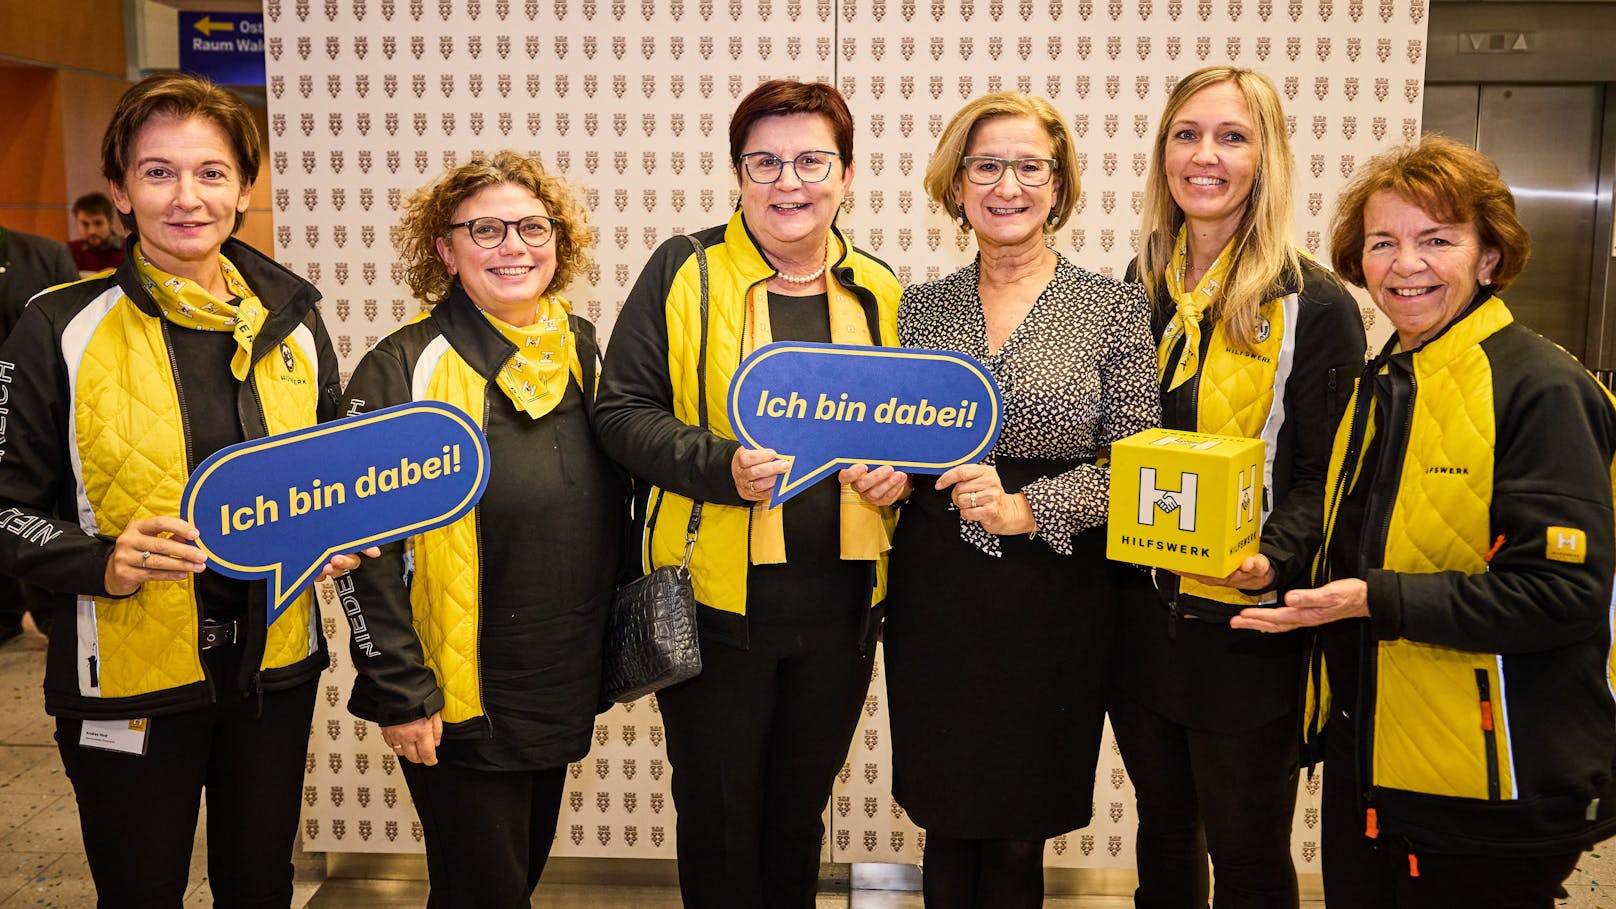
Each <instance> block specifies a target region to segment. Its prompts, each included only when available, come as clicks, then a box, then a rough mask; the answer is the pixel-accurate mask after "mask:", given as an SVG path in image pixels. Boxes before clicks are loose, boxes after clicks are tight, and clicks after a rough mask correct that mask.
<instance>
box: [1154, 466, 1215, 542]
mask: <svg viewBox="0 0 1616 909" xmlns="http://www.w3.org/2000/svg"><path fill="white" fill-rule="evenodd" d="M1199 483H1200V477H1199V476H1197V475H1196V474H1193V473H1183V474H1179V477H1178V488H1177V489H1162V488H1160V487H1158V486H1157V485H1156V468H1154V467H1141V468H1139V523H1140V524H1141V525H1143V526H1146V527H1154V526H1156V511H1157V510H1158V509H1160V510H1161V513H1162V514H1172V513H1173V512H1175V511H1176V512H1178V529H1179V530H1182V531H1184V532H1185V533H1193V532H1195V489H1196V487H1197V486H1198V485H1199Z"/></svg>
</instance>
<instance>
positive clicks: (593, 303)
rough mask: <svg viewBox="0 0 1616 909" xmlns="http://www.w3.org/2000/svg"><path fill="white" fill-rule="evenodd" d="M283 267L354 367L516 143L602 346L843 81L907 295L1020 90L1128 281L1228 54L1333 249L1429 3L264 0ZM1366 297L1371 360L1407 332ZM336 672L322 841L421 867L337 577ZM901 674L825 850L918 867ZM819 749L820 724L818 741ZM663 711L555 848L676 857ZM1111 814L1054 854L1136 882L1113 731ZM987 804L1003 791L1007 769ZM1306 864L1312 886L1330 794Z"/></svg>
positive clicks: (632, 717) (1412, 77)
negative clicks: (987, 138)
mask: <svg viewBox="0 0 1616 909" xmlns="http://www.w3.org/2000/svg"><path fill="white" fill-rule="evenodd" d="M264 6H265V13H266V19H267V21H266V26H265V28H266V33H267V42H266V44H267V53H268V58H269V59H268V73H269V110H270V130H271V136H270V143H271V148H272V154H271V164H272V167H273V168H274V178H273V183H274V198H273V200H272V204H273V206H274V210H275V248H274V254H275V256H276V258H278V259H279V260H281V261H282V262H284V263H286V264H287V265H288V266H290V267H291V268H293V269H294V270H296V271H298V272H299V273H301V274H303V275H305V276H306V277H307V278H308V279H309V280H311V281H313V282H314V283H315V284H316V285H318V286H319V287H320V289H321V290H322V291H323V292H324V294H325V302H324V303H323V304H322V311H323V313H324V316H325V319H326V322H327V324H328V325H329V327H330V329H331V332H332V334H333V336H334V338H335V341H336V344H337V349H338V353H339V355H340V357H341V360H342V364H343V368H344V371H345V373H346V371H348V370H351V369H352V368H353V365H354V364H355V363H356V362H357V361H358V359H359V357H360V356H361V355H363V353H364V352H365V350H366V349H368V348H369V346H370V345H372V344H374V343H375V342H376V341H377V340H378V339H379V338H381V337H382V336H384V335H385V334H386V333H387V332H389V331H391V330H392V329H393V328H394V327H395V326H397V325H399V324H401V323H402V322H403V321H404V320H405V319H407V318H409V317H410V316H412V315H413V314H414V313H415V312H417V311H419V309H420V306H419V304H418V303H417V302H416V301H414V300H413V299H411V298H410V296H409V294H408V291H407V290H406V289H405V287H404V285H403V283H402V281H401V278H402V274H401V269H400V266H399V265H398V263H397V259H396V256H395V253H394V250H393V245H392V234H393V232H394V230H395V225H396V224H397V219H398V212H399V208H400V207H401V204H402V201H403V199H404V197H405V196H407V195H408V194H409V193H410V192H411V191H412V190H414V189H415V188H417V187H419V186H421V185H423V184H425V183H426V182H428V181H429V180H431V179H433V178H434V177H436V176H437V175H438V174H440V173H441V172H442V171H443V170H444V168H445V167H447V166H450V165H453V164H455V163H458V162H463V161H465V160H467V159H468V158H469V157H470V156H471V155H473V154H475V153H478V152H494V151H497V150H499V149H502V148H510V149H514V150H517V151H521V152H525V153H530V154H534V155H537V156H539V157H540V158H542V159H543V160H544V162H545V164H546V166H547V167H549V168H550V169H552V170H554V171H557V172H559V173H561V174H563V175H565V176H566V178H567V179H568V180H569V181H570V182H571V183H572V184H573V185H574V186H575V187H576V188H577V189H578V191H579V192H580V193H581V195H582V197H583V198H584V200H585V202H586V204H587V207H588V208H589V209H590V211H591V218H592V221H593V225H594V229H595V233H596V239H597V243H596V246H595V250H594V253H595V259H596V267H594V268H593V269H591V270H590V271H589V272H588V273H587V274H586V275H585V276H583V277H582V278H581V279H579V280H577V281H575V282H574V284H573V285H572V286H571V287H569V288H567V289H566V290H565V293H566V295H567V296H568V297H569V299H571V300H572V302H573V305H574V307H575V309H576V311H577V312H579V313H580V314H583V315H587V316H588V317H589V318H591V319H593V320H594V321H595V322H596V324H597V325H598V326H599V328H600V330H601V333H602V335H603V336H604V337H607V338H608V339H609V336H610V332H611V327H612V324H613V323H614V322H615V321H616V315H617V311H618V309H619V308H620V307H621V305H622V301H623V298H624V297H625V296H626V295H627V293H628V289H629V287H630V286H631V284H632V282H633V281H634V279H635V277H636V276H637V275H638V273H639V270H640V268H641V266H642V265H643V264H644V262H645V260H646V258H647V257H648V256H649V255H650V252H651V250H652V249H654V248H655V247H656V246H657V244H659V243H660V242H662V241H663V240H665V239H667V238H668V237H670V236H672V235H674V234H677V233H684V232H688V231H691V230H696V229H699V228H702V227H706V226H709V225H713V224H717V223H720V222H722V221H724V220H725V219H726V218H727V217H728V215H729V212H730V211H731V209H732V208H733V205H734V199H735V181H734V176H733V174H732V173H731V172H730V170H729V166H728V163H727V160H726V159H727V148H728V139H727V128H728V123H729V114H730V111H731V110H733V108H734V106H735V104H736V103H737V102H738V101H739V100H740V98H741V97H742V96H743V95H744V94H745V93H746V92H747V91H749V90H750V89H751V88H752V87H753V86H755V85H756V84H757V83H758V82H760V81H762V80H764V79H770V78H794V79H803V80H823V81H828V82H832V83H833V84H835V85H837V86H838V87H839V88H841V90H842V91H843V93H844V94H846V95H847V98H848V103H849V104H850V105H851V107H852V109H853V113H854V120H855V124H856V127H857V133H856V138H855V145H854V150H855V155H854V167H855V180H854V184H853V191H852V193H851V195H850V197H849V200H848V203H847V205H846V208H845V211H844V213H843V215H842V219H841V223H842V225H843V226H844V227H845V228H846V229H847V231H848V233H849V235H850V236H852V237H853V239H854V242H856V243H858V244H859V245H860V246H863V247H865V248H867V249H868V250H869V251H870V252H872V253H874V254H875V255H876V256H879V257H881V258H882V259H885V260H886V261H887V262H889V263H890V264H891V265H892V266H893V268H894V269H895V270H896V271H897V273H898V276H899V278H900V279H902V280H903V281H904V282H906V283H909V282H916V281H924V280H930V279H932V278H936V277H939V276H941V275H944V274H947V273H948V272H950V271H952V270H954V269H956V268H958V267H960V266H961V265H963V264H965V263H966V262H968V261H969V259H970V257H971V256H972V255H973V254H974V248H973V246H972V244H971V243H970V241H969V238H968V237H966V236H965V235H962V234H961V233H960V232H959V230H958V229H957V228H956V227H955V225H954V223H953V222H952V221H951V220H950V219H949V218H947V217H946V216H945V215H944V214H943V213H942V212H940V211H938V210H936V208H935V206H933V205H931V204H930V202H929V201H928V200H927V199H926V196H925V193H924V191H923V190H922V188H921V176H922V174H923V173H924V171H925V167H926V163H927V161H928V160H929V158H930V155H931V150H932V148H933V147H934V146H935V144H936V140H937V136H938V135H939V133H940V132H941V130H942V126H943V124H944V122H946V120H947V119H948V117H949V116H950V115H951V114H952V113H953V112H954V111H955V110H957V109H958V108H959V107H960V106H961V105H962V104H963V103H964V102H965V101H966V100H967V99H969V98H972V97H975V96H977V95H979V94H982V93H985V92H989V91H994V90H998V89H1016V90H1021V91H1027V92H1032V93H1035V94H1040V95H1043V96H1045V97H1048V98H1049V99H1050V100H1051V101H1053V102H1054V104H1055V105H1056V107H1057V108H1059V109H1060V110H1061V111H1062V112H1063V113H1064V114H1065V115H1066V116H1067V117H1068V118H1069V119H1070V121H1071V124H1072V127H1073V131H1074V134H1075V137H1076V139H1077V145H1078V150H1079V161H1080V166H1081V168H1082V185H1083V194H1082V196H1081V198H1080V199H1079V201H1078V208H1077V213H1076V214H1075V216H1074V217H1073V219H1072V221H1071V223H1070V224H1068V226H1067V227H1066V228H1064V229H1063V230H1062V231H1061V232H1060V233H1059V235H1058V236H1057V237H1056V239H1055V242H1056V244H1057V248H1058V249H1059V250H1060V251H1061V252H1062V253H1063V254H1065V255H1066V256H1068V257H1069V258H1071V259H1072V260H1073V261H1075V262H1077V263H1078V264H1080V265H1082V266H1084V267H1087V268H1090V269H1093V270H1095V271H1099V272H1102V273H1105V274H1110V275H1120V274H1121V273H1122V270H1123V268H1124V267H1125V266H1126V265H1127V262H1128V260H1129V259H1130V258H1131V257H1132V256H1133V253H1134V249H1135V246H1136V243H1137V240H1138V223H1139V213H1140V206H1141V204H1142V200H1143V183H1144V173H1145V169H1146V166H1147V162H1148V160H1149V151H1150V140H1151V138H1152V137H1153V135H1154V132H1155V129H1156V121H1157V117H1158V116H1159V114H1160V112H1161V108H1162V105H1163V103H1164V102H1165V100H1166V97H1167V93H1168V92H1169V91H1170V89H1171V87H1172V86H1173V85H1174V84H1175V83H1176V81H1177V80H1178V79H1179V78H1181V77H1182V76H1184V75H1186V74H1188V73H1190V72H1192V71H1194V70H1195V69H1197V68H1199V67H1201V66H1205V65H1209V64H1215V63H1232V64H1235V65H1240V66H1249V67H1253V68H1255V69H1258V70H1261V71H1262V72H1264V73H1265V74H1267V75H1268V76H1269V78H1271V79H1272V80H1273V81H1274V82H1275V84H1276V85H1278V86H1279V88H1280V90H1281V92H1282V94H1283V97H1284V100H1285V105H1286V111H1287V115H1288V120H1289V124H1290V128H1291V141H1292V143H1293V148H1294V151H1295V154H1296V161H1297V185H1296V205H1297V219H1298V234H1299V235H1298V237H1297V241H1298V242H1299V243H1300V244H1301V246H1302V247H1303V248H1304V249H1306V250H1307V251H1309V252H1310V253H1314V254H1317V255H1318V256H1319V257H1320V258H1322V257H1323V256H1324V253H1325V248H1324V247H1325V244H1326V230H1327V221H1328V218H1329V215H1330V213H1331V207H1332V206H1333V204H1334V200H1335V196H1336V194H1337V192H1338V191H1339V190H1340V188H1341V185H1342V184H1343V183H1344V182H1345V180H1346V178H1347V176H1348V175H1349V174H1351V172H1352V170H1353V168H1354V167H1355V166H1357V164H1358V163H1359V162H1361V161H1363V160H1365V159H1367V158H1368V157H1370V156H1371V155H1373V154H1374V153H1375V152H1377V151H1379V150H1380V149H1381V148H1383V147H1385V146H1387V145H1389V144H1392V143H1396V142H1401V141H1405V140H1408V139H1412V138H1415V137H1416V136H1417V135H1418V134H1419V128H1420V110H1421V101H1422V98H1421V94H1422V88H1423V82H1422V76H1423V72H1424V64H1425V38H1426V13H1427V6H1426V0H266V2H265V4H264ZM1376 315H1377V313H1375V312H1374V311H1373V309H1372V308H1369V307H1367V306H1366V307H1365V308H1364V317H1365V321H1366V323H1367V324H1369V325H1370V328H1371V336H1372V343H1373V342H1374V340H1375V339H1378V338H1383V337H1385V334H1386V331H1385V328H1384V326H1383V325H1376V324H1375V316H1376ZM323 608H324V615H325V619H324V627H325V632H326V635H327V637H328V638H329V641H330V644H331V649H332V661H331V668H330V671H329V672H328V673H327V674H326V677H325V685H324V691H323V696H322V698H321V700H320V703H319V707H318V712H317V714H316V719H315V729H314V734H313V736H312V737H311V739H310V744H309V755H308V766H307V770H308V774H307V785H306V787H305V791H304V795H305V808H304V822H303V834H304V842H305V848H307V849H310V850H315V851H322V850H324V851H339V852H419V851H421V850H422V842H421V830H420V825H419V822H418V821H417V820H416V818H415V814H414V811H413V810H412V808H411V807H410V802H409V794H408V791H407V790H406V789H405V786H404V781H403V777H402V776H401V775H400V773H399V770H398V766H397V761H396V758H395V757H394V756H393V755H392V754H391V753H390V752H389V751H388V750H387V748H386V747H385V746H384V745H383V744H382V741H381V736H380V735H379V733H378V732H377V730H376V729H375V727H373V726H370V725H369V724H367V723H364V722H362V721H359V720H356V719H354V718H353V717H352V716H350V715H348V713H347V712H346V710H345V709H344V703H345V701H346V699H347V690H348V687H349V685H350V684H351V683H352V679H353V670H352V667H351V665H350V663H349V660H348V650H347V641H348V629H347V623H346V622H344V621H343V620H342V616H343V610H342V607H341V604H340V603H339V602H337V601H336V599H335V598H334V597H333V596H332V593H331V591H330V589H329V587H327V588H326V589H325V593H324V606H323ZM884 702H885V684H884V681H883V678H882V673H881V664H880V663H879V661H878V662H877V664H876V672H875V677H874V680H873V683H872V685H871V687H870V693H869V696H868V698H867V699H866V702H865V713H864V717H863V722H862V723H861V724H860V729H859V731H858V732H857V733H856V734H855V736H854V739H853V742H852V746H851V748H850V749H849V753H848V759H847V763H846V764H845V765H844V767H843V769H842V772H841V775H840V778H839V780H838V782H837V786H836V791H835V794H834V796H833V798H832V801H831V804H830V806H829V808H828V810H827V819H828V823H827V837H826V846H825V848H826V857H827V858H828V859H831V860H835V861H843V862H914V861H917V860H918V858H919V855H920V848H921V844H922V840H921V839H920V831H918V830H917V829H916V828H915V827H914V825H913V824H911V823H910V822H909V821H908V819H907V817H906V816H905V815H904V812H903V810H902V809H901V808H900V807H898V805H897V804H896V803H895V802H894V801H893V799H892V797H891V794H890V779H889V776H888V768H889V766H890V763H889V760H888V758H889V752H888V748H889V746H888V742H887V722H886V713H885V708H884ZM802 734H803V735H805V736H806V735H813V734H814V730H807V729H805V730H802ZM662 736H663V730H662V722H661V718H660V716H659V715H658V713H657V708H656V702H655V699H654V698H647V699H646V700H643V701H641V702H639V703H636V704H632V705H625V706H621V707H617V708H614V709H613V710H612V711H610V712H609V713H607V714H604V715H603V716H601V717H599V718H597V720H596V725H595V747H594V750H593V751H592V752H591V753H590V755H589V756H588V757H587V758H585V759H584V760H583V761H581V762H579V763H577V764H574V765H572V766H571V767H570V768H569V774H568V782H567V793H566V798H565V802H564V805H563V808H562V818H561V822H560V827H559V831H558V837H557V842H556V847H555V854H557V855H572V856H610V857H635V858H672V857H673V855H674V852H673V835H674V823H673V804H672V798H671V796H670V795H669V794H668V774H669V768H668V765H667V759H666V757H665V755H664V752H663V748H662ZM1103 749H1104V751H1103V753H1102V755H1101V758H1100V767H1099V773H1098V778H1097V780H1096V782H1095V816H1094V821H1093V823H1091V824H1090V825H1089V826H1088V827H1087V828H1085V829H1083V830H1078V831H1074V832H1072V833H1070V834H1068V835H1066V836H1062V837H1058V838H1056V839H1054V840H1052V841H1051V842H1050V844H1049V848H1048V853H1047V861H1048V863H1049V864H1050V865H1054V866H1081V867H1120V868H1131V867H1133V864H1134V858H1133V827H1134V822H1133V819H1132V814H1133V792H1132V788H1131V787H1130V786H1129V784H1128V780H1127V775H1126V773H1125V772H1124V771H1123V768H1122V762H1121V760H1120V758H1119V757H1118V756H1117V753H1116V749H1115V747H1114V745H1113V744H1112V742H1111V738H1110V735H1109V733H1108V734H1107V736H1106V739H1105V742H1104V745H1103ZM983 785H984V786H991V785H992V781H991V780H984V781H983ZM1302 786H1303V790H1302V792H1301V797H1300V798H1299V799H1298V803H1297V816H1296V824H1295V838H1294V840H1295V841H1294V852H1295V856H1296V861H1297V864H1298V867H1299V869H1300V870H1302V871H1304V872H1307V871H1317V867H1318V866H1317V861H1318V820H1319V812H1318V780H1317V778H1314V779H1312V780H1304V782H1303V783H1302Z"/></svg>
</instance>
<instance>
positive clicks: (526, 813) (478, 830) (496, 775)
mask: <svg viewBox="0 0 1616 909" xmlns="http://www.w3.org/2000/svg"><path fill="white" fill-rule="evenodd" d="M399 763H400V764H401V765H403V769H404V780H405V782H406V783H408V784H409V787H410V798H412V799H414V800H415V811H416V813H417V814H419V815H420V817H421V830H422V832H423V833H424V834H425V835H426V868H427V874H428V875H429V876H430V878H431V881H432V893H431V896H429V897H428V898H427V906H429V907H431V909H450V907H467V909H502V907H503V909H516V907H526V906H527V905H529V903H530V902H531V900H532V896H533V889H534V888H535V887H537V886H538V885H539V877H540V875H542V874H544V864H545V862H546V861H548V860H549V858H550V846H551V844H552V843H553V842H554V841H555V832H556V818H557V815H559V814H560V812H561V791H562V788H563V786H564V785H565V782H566V777H567V768H565V767H555V768H552V769H548V770H532V771H515V770H512V771H499V770H470V769H467V768H465V767H457V766H455V765H453V764H446V763H439V764H437V765H435V766H432V767H427V766H425V765H422V764H415V763H411V762H410V761H406V760H402V759H400V761H399Z"/></svg>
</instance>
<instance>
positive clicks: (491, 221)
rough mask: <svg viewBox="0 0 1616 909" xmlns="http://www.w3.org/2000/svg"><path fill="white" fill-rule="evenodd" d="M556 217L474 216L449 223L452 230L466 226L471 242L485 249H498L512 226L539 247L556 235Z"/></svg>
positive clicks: (517, 233)
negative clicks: (512, 219)
mask: <svg viewBox="0 0 1616 909" xmlns="http://www.w3.org/2000/svg"><path fill="white" fill-rule="evenodd" d="M555 225H556V219H554V218H548V217H545V216H544V215H528V216H527V217H525V218H523V219H522V220H520V221H506V220H505V219H503V218H494V217H488V218H472V219H471V220H470V221H461V222H459V223H457V224H451V225H449V229H450V230H454V229H455V228H456V227H464V228H465V229H466V233H467V234H469V235H470V236H471V242H473V243H475V244H477V245H478V246H481V247H482V248H483V249H497V248H499V246H500V245H501V244H503V243H504V242H505V238H506V236H508V235H509V234H510V232H511V228H513V227H514V228H516V235H517V236H518V237H521V238H522V242H523V243H526V244H527V245H529V246H533V247H538V246H543V245H544V244H546V243H549V242H550V238H551V237H553V236H555Z"/></svg>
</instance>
